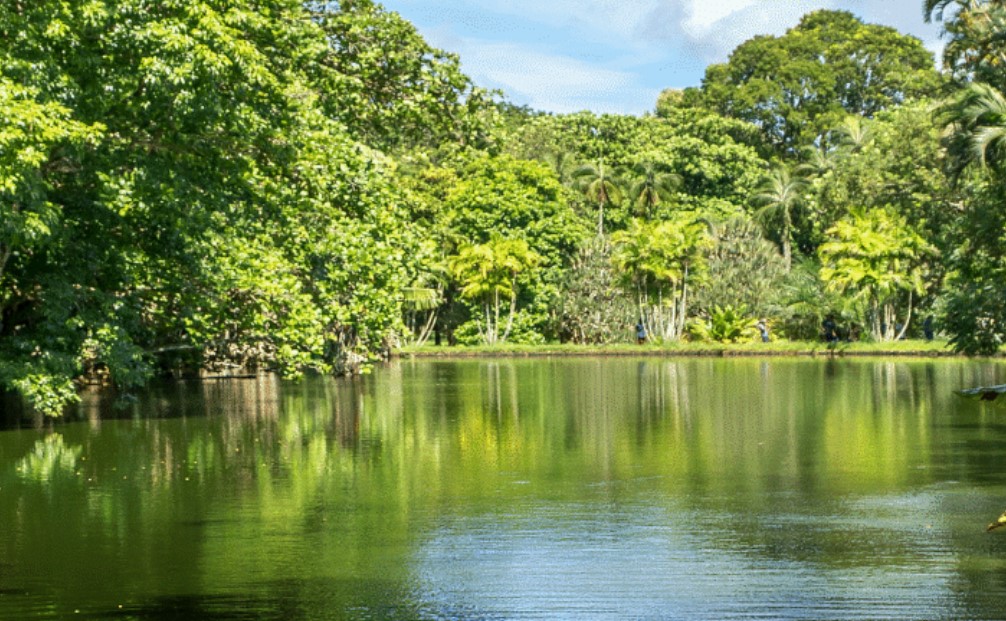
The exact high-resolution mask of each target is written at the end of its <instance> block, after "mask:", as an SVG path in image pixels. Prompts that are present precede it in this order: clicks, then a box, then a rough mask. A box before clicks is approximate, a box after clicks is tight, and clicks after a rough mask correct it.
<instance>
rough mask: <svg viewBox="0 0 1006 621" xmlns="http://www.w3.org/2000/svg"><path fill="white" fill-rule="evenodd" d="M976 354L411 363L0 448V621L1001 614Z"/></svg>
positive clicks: (987, 378) (999, 441) (196, 387)
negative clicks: (971, 397)
mask: <svg viewBox="0 0 1006 621" xmlns="http://www.w3.org/2000/svg"><path fill="white" fill-rule="evenodd" d="M1004 382H1006V366H1004V365H1002V364H1000V363H993V362H973V361H904V362H902V361H898V362H875V361H863V360H831V361H828V360H790V359H771V360H761V359H759V360H748V359H739V360H734V359H688V360H661V359H652V358H651V359H622V358H618V359H554V360H552V359H549V360H504V361H487V360H479V361H460V362H458V361H402V362H399V363H395V364H393V365H391V366H389V367H387V368H384V369H381V370H379V371H378V372H376V373H375V374H373V375H371V376H367V377H364V378H358V379H355V380H330V379H316V380H311V381H307V382H304V383H296V384H295V383H284V382H279V381H277V380H275V379H272V378H266V377H263V378H259V379H257V380H233V381H229V382H202V383H200V382H182V383H174V384H166V385H163V386H159V387H156V388H154V389H152V390H151V391H150V392H149V393H147V394H146V395H143V396H142V397H141V398H140V400H139V401H138V402H137V403H136V404H135V405H132V406H130V407H129V408H126V409H122V408H119V409H114V408H111V407H110V405H109V404H108V403H106V402H105V401H104V398H103V397H100V396H99V395H93V394H91V395H86V398H85V402H84V404H83V405H82V407H81V408H80V411H79V412H78V413H77V414H76V416H75V417H71V419H70V420H67V421H64V422H61V423H59V424H57V425H54V426H44V425H43V426H36V425H34V424H32V422H31V421H27V422H23V421H22V422H18V421H17V420H16V417H15V416H14V415H13V414H12V413H11V412H10V407H9V406H8V408H7V410H8V411H7V412H5V416H4V418H6V420H7V427H6V430H5V431H0V619H126V620H128V619H157V620H161V619H179V620H181V619H185V620H189V619H210V620H244V619H249V620H250V619H277V620H278V619H294V620H299V619H304V620H308V619H312V620H313V619H485V620H496V619H899V620H900V619H1004V618H1006V535H1004V534H1000V533H992V534H986V533H985V532H984V526H985V524H986V523H987V522H989V521H991V520H992V519H993V518H995V517H996V516H998V515H999V513H1000V512H1001V511H1002V509H1003V507H1004V506H1006V408H1003V409H998V408H995V407H991V406H988V405H983V404H980V403H976V402H972V401H966V400H963V399H961V398H959V397H956V396H954V395H953V394H952V391H953V390H954V389H958V388H963V387H968V386H972V385H979V384H991V383H1004Z"/></svg>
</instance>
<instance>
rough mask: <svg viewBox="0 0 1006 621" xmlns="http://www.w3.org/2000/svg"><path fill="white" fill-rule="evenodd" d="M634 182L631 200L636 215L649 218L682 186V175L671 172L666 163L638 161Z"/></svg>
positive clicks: (630, 191)
mask: <svg viewBox="0 0 1006 621" xmlns="http://www.w3.org/2000/svg"><path fill="white" fill-rule="evenodd" d="M632 174H633V182H632V185H631V186H630V187H629V200H631V201H632V204H633V206H634V207H635V208H636V209H637V212H636V215H638V216H641V217H643V218H645V219H647V220H649V219H651V218H652V217H653V216H654V213H655V210H656V208H657V206H658V205H660V203H661V202H662V201H666V200H670V197H671V196H672V195H673V194H674V192H675V191H676V190H677V189H678V188H679V187H680V186H681V182H682V180H681V175H679V174H677V173H673V172H669V171H668V169H667V166H666V165H660V164H657V163H655V162H652V161H644V162H638V163H637V164H636V165H635V166H633V167H632Z"/></svg>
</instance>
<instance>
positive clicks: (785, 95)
mask: <svg viewBox="0 0 1006 621" xmlns="http://www.w3.org/2000/svg"><path fill="white" fill-rule="evenodd" d="M938 86H939V79H938V74H937V73H936V70H935V67H934V64H933V59H932V54H931V53H930V52H929V51H928V50H926V49H925V47H924V46H923V45H922V42H921V41H919V40H918V39H916V38H914V37H910V36H907V35H902V34H900V33H898V32H897V31H896V30H894V29H893V28H889V27H886V26H878V25H873V24H864V23H863V22H862V21H861V20H859V19H858V18H857V17H855V16H853V15H852V14H851V13H848V12H845V11H828V10H821V11H815V12H812V13H808V14H807V15H805V16H804V17H803V19H802V20H801V21H800V23H799V24H798V25H797V26H796V27H794V28H792V29H790V30H789V31H788V32H787V33H786V34H785V35H783V36H781V37H772V36H759V37H755V38H753V39H750V40H748V41H746V42H744V43H742V44H741V45H739V46H738V47H737V48H736V49H735V50H734V51H733V53H731V55H730V58H729V60H728V61H727V62H726V63H723V64H716V65H711V66H709V67H708V68H707V69H706V75H705V78H704V79H703V81H702V87H701V89H699V90H696V89H692V90H690V91H688V92H686V93H685V95H684V101H685V102H686V103H690V104H692V105H696V104H697V105H702V106H708V107H709V108H711V109H713V110H716V111H718V112H720V113H721V114H724V115H727V116H731V117H734V118H738V119H743V120H746V121H750V122H751V123H754V124H755V125H757V126H758V127H760V128H761V130H762V131H763V132H764V134H765V136H766V137H767V139H768V140H769V142H770V143H771V145H772V146H773V147H774V148H775V149H776V150H777V151H778V152H780V153H785V154H793V153H795V152H796V151H797V150H798V149H800V148H801V147H803V146H804V145H807V144H810V143H811V142H813V141H814V140H816V139H817V138H818V137H819V136H821V135H822V134H824V133H826V132H827V131H828V130H830V129H831V128H833V127H835V126H836V125H837V124H838V123H839V122H840V121H841V119H842V117H843V116H845V115H846V114H849V113H854V114H858V115H863V116H867V117H870V116H873V115H875V114H877V113H878V112H880V111H881V110H885V109H888V108H891V107H893V106H897V105H899V104H901V103H902V102H904V101H906V100H909V99H912V98H916V97H923V96H928V95H931V94H933V93H934V92H935V90H936V89H937V88H938Z"/></svg>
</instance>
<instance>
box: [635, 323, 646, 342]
mask: <svg viewBox="0 0 1006 621" xmlns="http://www.w3.org/2000/svg"><path fill="white" fill-rule="evenodd" d="M645 342H646V326H644V325H643V320H642V318H640V319H639V323H637V324H636V343H639V344H640V345H642V344H643V343H645Z"/></svg>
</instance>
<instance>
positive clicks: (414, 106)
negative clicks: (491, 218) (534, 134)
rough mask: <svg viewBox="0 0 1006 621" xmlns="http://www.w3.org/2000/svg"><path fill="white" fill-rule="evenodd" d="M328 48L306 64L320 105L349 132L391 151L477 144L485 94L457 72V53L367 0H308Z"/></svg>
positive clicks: (487, 105)
mask: <svg viewBox="0 0 1006 621" xmlns="http://www.w3.org/2000/svg"><path fill="white" fill-rule="evenodd" d="M306 6H307V9H308V10H309V11H310V14H311V17H312V20H313V21H314V23H316V24H317V25H318V26H319V27H320V28H321V29H322V30H323V31H324V34H325V37H326V39H327V41H328V44H329V45H328V49H327V50H325V52H324V54H323V56H322V57H321V58H319V59H318V62H317V63H315V64H313V65H310V66H309V67H308V70H309V71H311V72H312V74H313V75H312V77H313V78H314V79H315V80H316V81H317V83H318V84H319V86H320V87H321V88H320V95H321V100H320V101H321V105H322V106H323V107H324V109H325V112H326V113H327V114H328V115H329V116H330V117H332V118H335V119H338V120H339V121H341V122H342V123H344V124H345V125H346V127H347V128H348V129H349V131H350V133H351V135H352V136H353V137H354V138H356V139H357V140H360V141H361V142H365V143H366V144H368V145H371V146H373V147H377V148H381V149H384V150H394V149H398V148H403V147H404V148H408V147H431V148H432V147H438V146H440V145H441V144H443V143H447V144H457V143H461V144H465V145H472V146H478V144H479V143H480V141H484V140H485V139H486V134H487V133H488V131H489V128H488V127H487V126H486V123H485V122H484V121H485V117H484V116H483V115H480V114H478V112H480V111H487V110H489V109H491V102H490V99H489V96H488V94H487V93H485V92H484V91H482V90H480V89H478V88H476V87H475V86H474V84H473V83H472V81H471V79H470V78H469V77H468V76H466V75H465V74H464V73H462V72H461V65H460V61H459V59H458V57H457V56H456V55H454V54H449V53H446V52H444V51H442V50H438V49H435V48H433V47H431V46H430V45H429V44H428V43H427V42H426V41H425V40H424V39H423V38H422V37H421V36H420V35H419V33H418V32H417V31H416V28H415V26H413V25H412V24H411V23H409V22H408V21H406V20H405V19H403V18H402V17H401V16H400V15H399V14H398V13H394V12H391V11H387V10H385V9H384V8H383V7H382V6H381V5H380V4H376V3H375V2H373V1H372V0H337V1H333V0H310V1H309V2H307V3H306Z"/></svg>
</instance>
